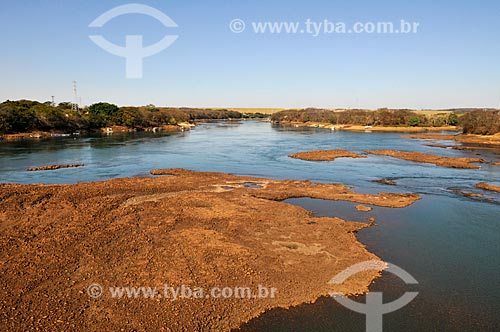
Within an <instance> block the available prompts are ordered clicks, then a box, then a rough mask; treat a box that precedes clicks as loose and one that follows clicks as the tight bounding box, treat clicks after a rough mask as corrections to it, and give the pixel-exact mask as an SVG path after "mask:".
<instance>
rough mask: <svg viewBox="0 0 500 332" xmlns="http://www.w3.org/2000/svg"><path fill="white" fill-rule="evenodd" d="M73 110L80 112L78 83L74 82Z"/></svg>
mask: <svg viewBox="0 0 500 332" xmlns="http://www.w3.org/2000/svg"><path fill="white" fill-rule="evenodd" d="M71 109H72V110H73V111H75V112H78V93H77V90H76V81H73V103H72V104H71Z"/></svg>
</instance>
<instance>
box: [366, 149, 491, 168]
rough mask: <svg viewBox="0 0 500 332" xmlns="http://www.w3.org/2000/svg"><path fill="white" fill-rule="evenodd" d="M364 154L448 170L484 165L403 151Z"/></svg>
mask: <svg viewBox="0 0 500 332" xmlns="http://www.w3.org/2000/svg"><path fill="white" fill-rule="evenodd" d="M366 153H369V154H375V155H382V156H389V157H393V158H398V159H403V160H410V161H416V162H419V163H427V164H434V165H437V166H441V167H450V168H471V169H474V168H480V166H476V165H471V164H472V163H484V162H486V161H485V160H483V159H480V158H451V157H442V156H438V155H435V154H430V153H421V152H404V151H396V150H368V151H366Z"/></svg>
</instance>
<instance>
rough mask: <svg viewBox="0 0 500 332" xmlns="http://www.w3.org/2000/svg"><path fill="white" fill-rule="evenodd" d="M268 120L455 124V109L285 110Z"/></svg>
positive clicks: (352, 123) (362, 123)
mask: <svg viewBox="0 0 500 332" xmlns="http://www.w3.org/2000/svg"><path fill="white" fill-rule="evenodd" d="M271 120H273V121H277V122H284V121H292V122H323V123H331V124H339V125H362V126H412V127H418V126H422V127H424V126H425V127H442V126H456V125H457V124H459V115H458V114H456V113H438V114H432V115H426V114H419V113H416V112H414V111H412V110H408V109H396V110H393V109H386V108H384V109H378V110H375V111H372V110H362V109H352V110H345V111H333V110H325V109H314V108H309V109H303V110H285V111H282V112H278V113H275V114H273V115H272V117H271Z"/></svg>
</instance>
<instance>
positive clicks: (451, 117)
mask: <svg viewBox="0 0 500 332" xmlns="http://www.w3.org/2000/svg"><path fill="white" fill-rule="evenodd" d="M448 124H449V125H450V126H456V125H457V124H458V115H457V114H456V113H451V114H450V115H449V116H448Z"/></svg>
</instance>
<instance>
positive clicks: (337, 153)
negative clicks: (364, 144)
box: [288, 149, 366, 161]
mask: <svg viewBox="0 0 500 332" xmlns="http://www.w3.org/2000/svg"><path fill="white" fill-rule="evenodd" d="M288 157H290V158H295V159H301V160H307V161H332V160H335V159H337V158H366V156H363V155H361V154H359V153H356V152H351V151H347V150H341V149H338V150H316V151H307V152H298V153H294V154H290V155H288Z"/></svg>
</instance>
